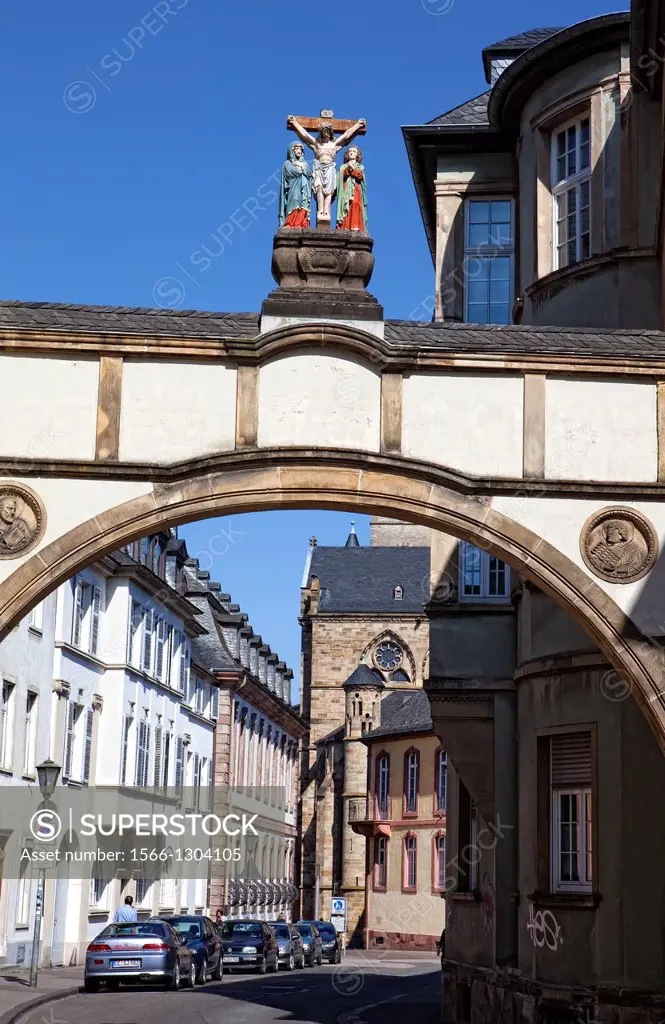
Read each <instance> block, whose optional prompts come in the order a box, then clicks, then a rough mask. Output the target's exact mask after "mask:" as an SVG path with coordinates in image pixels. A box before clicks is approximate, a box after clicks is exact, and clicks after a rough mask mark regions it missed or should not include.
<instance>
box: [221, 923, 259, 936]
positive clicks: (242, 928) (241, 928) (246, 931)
mask: <svg viewBox="0 0 665 1024" xmlns="http://www.w3.org/2000/svg"><path fill="white" fill-rule="evenodd" d="M222 938H223V939H248V938H252V939H260V938H261V925H258V924H254V923H253V922H252V921H227V922H226V923H225V925H224V927H223V929H222Z"/></svg>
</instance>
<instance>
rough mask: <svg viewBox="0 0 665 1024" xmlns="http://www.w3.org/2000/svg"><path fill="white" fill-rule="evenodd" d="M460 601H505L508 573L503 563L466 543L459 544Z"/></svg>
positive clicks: (508, 583)
mask: <svg viewBox="0 0 665 1024" xmlns="http://www.w3.org/2000/svg"><path fill="white" fill-rule="evenodd" d="M459 597H460V601H474V600H482V601H505V600H507V599H508V598H509V597H510V572H509V569H508V566H507V565H506V564H505V562H502V561H501V559H500V558H497V557H496V555H492V554H490V552H489V551H483V550H481V548H477V547H476V546H475V544H469V542H468V541H461V542H460V586H459Z"/></svg>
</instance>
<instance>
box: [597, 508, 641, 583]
mask: <svg viewBox="0 0 665 1024" xmlns="http://www.w3.org/2000/svg"><path fill="white" fill-rule="evenodd" d="M580 550H581V552H582V558H583V559H584V561H585V562H586V564H587V566H588V567H589V569H591V572H592V573H594V574H595V575H596V576H598V577H599V578H600V579H601V580H606V581H607V582H608V583H635V581H636V580H639V579H642V577H643V576H646V574H647V573H648V572H649V571H650V570H651V569H652V568H653V565H654V563H655V561H656V559H657V558H658V536H657V534H656V531H655V530H654V528H653V526H652V525H651V523H650V522H649V520H648V519H646V518H645V517H644V516H643V515H641V513H639V512H635V510H634V509H632V508H622V507H617V508H604V509H601V510H600V512H596V513H595V514H594V515H592V516H590V518H589V519H587V521H586V523H585V524H584V526H583V527H582V535H581V537H580Z"/></svg>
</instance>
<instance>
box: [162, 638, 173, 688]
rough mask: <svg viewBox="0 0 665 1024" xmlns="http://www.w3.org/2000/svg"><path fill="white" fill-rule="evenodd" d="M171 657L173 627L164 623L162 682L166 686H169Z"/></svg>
mask: <svg viewBox="0 0 665 1024" xmlns="http://www.w3.org/2000/svg"><path fill="white" fill-rule="evenodd" d="M172 657H173V626H169V625H168V623H166V622H165V623H164V661H165V666H164V669H165V671H164V682H165V683H166V685H167V686H170V685H171V675H172V671H171V659H172Z"/></svg>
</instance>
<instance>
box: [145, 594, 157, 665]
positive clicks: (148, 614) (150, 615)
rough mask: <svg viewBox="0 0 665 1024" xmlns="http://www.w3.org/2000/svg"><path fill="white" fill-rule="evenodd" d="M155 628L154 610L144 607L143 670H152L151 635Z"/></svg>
mask: <svg viewBox="0 0 665 1024" xmlns="http://www.w3.org/2000/svg"><path fill="white" fill-rule="evenodd" d="M154 630H155V612H154V610H153V609H152V608H146V610H145V617H144V619H143V670H144V672H151V671H152V635H153V633H154Z"/></svg>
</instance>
